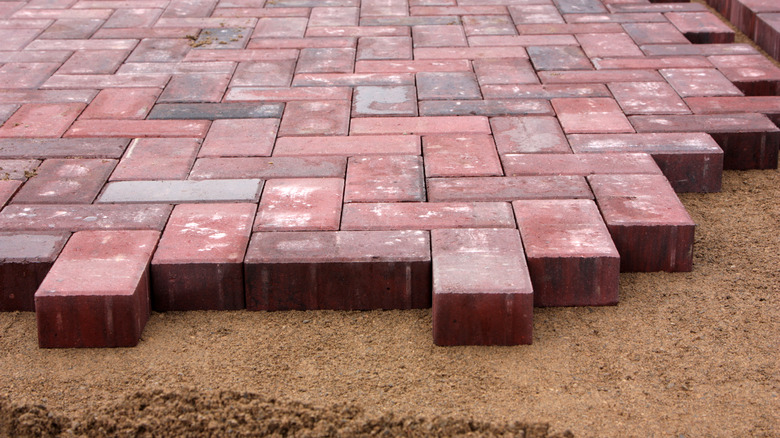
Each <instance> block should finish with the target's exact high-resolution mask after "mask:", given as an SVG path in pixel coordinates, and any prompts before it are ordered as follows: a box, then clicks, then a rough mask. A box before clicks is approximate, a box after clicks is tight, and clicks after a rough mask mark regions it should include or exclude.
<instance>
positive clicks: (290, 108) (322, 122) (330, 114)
mask: <svg viewBox="0 0 780 438" xmlns="http://www.w3.org/2000/svg"><path fill="white" fill-rule="evenodd" d="M349 114H350V103H349V101H344V100H324V101H295V102H288V103H287V105H286V106H285V109H284V116H282V124H281V126H280V127H279V136H280V137H284V136H291V135H346V134H347V132H348V130H349Z"/></svg>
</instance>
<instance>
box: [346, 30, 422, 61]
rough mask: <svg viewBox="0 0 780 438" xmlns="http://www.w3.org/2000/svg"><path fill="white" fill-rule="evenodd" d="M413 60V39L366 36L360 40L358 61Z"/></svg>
mask: <svg viewBox="0 0 780 438" xmlns="http://www.w3.org/2000/svg"><path fill="white" fill-rule="evenodd" d="M369 59H371V60H376V59H412V38H411V37H406V36H385V37H369V36H365V37H362V38H360V39H359V40H358V46H357V60H358V61H362V60H369Z"/></svg>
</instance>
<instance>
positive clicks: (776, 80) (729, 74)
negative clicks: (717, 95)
mask: <svg viewBox="0 0 780 438" xmlns="http://www.w3.org/2000/svg"><path fill="white" fill-rule="evenodd" d="M707 59H708V60H709V61H710V62H712V64H713V65H714V66H715V67H717V68H718V70H719V71H720V72H722V73H723V75H724V76H726V78H727V79H728V80H730V81H731V82H733V83H734V85H736V86H737V88H739V89H740V90H742V92H744V93H745V94H747V95H777V94H778V90H779V89H780V68H778V67H777V66H776V65H774V64H773V63H772V62H771V61H769V60H768V59H767V58H765V57H764V56H762V55H720V56H710V57H709V58H707Z"/></svg>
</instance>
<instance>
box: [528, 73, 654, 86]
mask: <svg viewBox="0 0 780 438" xmlns="http://www.w3.org/2000/svg"><path fill="white" fill-rule="evenodd" d="M538 76H539V79H540V80H541V81H542V83H543V84H569V85H571V84H580V85H583V84H606V83H609V82H633V81H640V82H659V81H663V77H662V76H661V75H660V74H658V72H657V71H655V70H647V69H642V70H639V69H624V70H596V71H588V70H552V71H540V72H539V73H538Z"/></svg>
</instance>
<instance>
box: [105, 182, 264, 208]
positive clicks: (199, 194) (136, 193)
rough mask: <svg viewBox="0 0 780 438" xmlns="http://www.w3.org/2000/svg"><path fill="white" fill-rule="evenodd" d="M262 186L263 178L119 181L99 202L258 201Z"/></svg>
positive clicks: (110, 184) (106, 190)
mask: <svg viewBox="0 0 780 438" xmlns="http://www.w3.org/2000/svg"><path fill="white" fill-rule="evenodd" d="M262 188H263V181H261V180H259V179H215V180H203V181H191V180H187V181H178V180H168V181H116V182H110V183H108V184H107V185H106V188H105V189H104V190H103V193H102V194H101V195H100V197H99V198H98V200H97V202H100V203H172V204H178V203H183V202H229V201H234V202H241V201H245V202H256V201H257V200H258V198H259V196H260V190H261V189H262Z"/></svg>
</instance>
